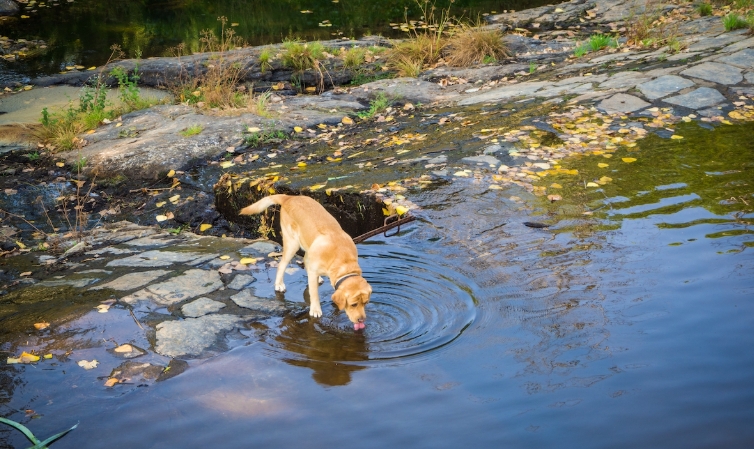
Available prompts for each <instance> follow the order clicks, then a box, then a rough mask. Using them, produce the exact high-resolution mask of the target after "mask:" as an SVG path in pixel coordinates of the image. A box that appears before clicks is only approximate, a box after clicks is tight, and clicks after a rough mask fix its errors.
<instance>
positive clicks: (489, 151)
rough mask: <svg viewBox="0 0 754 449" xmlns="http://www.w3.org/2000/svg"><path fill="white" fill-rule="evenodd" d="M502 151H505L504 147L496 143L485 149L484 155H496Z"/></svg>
mask: <svg viewBox="0 0 754 449" xmlns="http://www.w3.org/2000/svg"><path fill="white" fill-rule="evenodd" d="M502 149H503V147H502V146H501V145H500V144H497V143H495V144H492V145H490V146H488V147H486V148H485V149H484V151H483V153H484V154H495V153H497V152H498V151H500V150H502Z"/></svg>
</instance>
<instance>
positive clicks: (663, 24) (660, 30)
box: [626, 0, 684, 52]
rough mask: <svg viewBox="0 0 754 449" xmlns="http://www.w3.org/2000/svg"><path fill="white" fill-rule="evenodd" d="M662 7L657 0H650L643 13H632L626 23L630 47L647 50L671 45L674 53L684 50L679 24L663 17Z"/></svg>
mask: <svg viewBox="0 0 754 449" xmlns="http://www.w3.org/2000/svg"><path fill="white" fill-rule="evenodd" d="M661 6H662V4H661V3H659V2H658V1H657V0H648V1H647V3H646V5H645V7H644V11H643V12H641V13H636V12H634V13H632V15H631V16H630V17H629V18H628V20H627V21H626V22H627V25H628V26H627V28H628V31H627V33H626V38H627V40H628V45H635V46H641V47H647V48H659V47H662V46H664V45H669V47H670V50H671V51H672V52H677V51H680V50H681V49H683V47H684V45H683V43H682V42H681V40H680V33H679V32H678V25H679V24H678V22H676V21H673V20H668V19H667V17H665V16H664V15H663V13H662V7H661Z"/></svg>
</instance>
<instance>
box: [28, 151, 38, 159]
mask: <svg viewBox="0 0 754 449" xmlns="http://www.w3.org/2000/svg"><path fill="white" fill-rule="evenodd" d="M26 157H28V158H29V161H30V162H34V161H38V160H39V152H38V151H33V152H31V153H29V154H27V155H26Z"/></svg>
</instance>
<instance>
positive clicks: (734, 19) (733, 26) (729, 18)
mask: <svg viewBox="0 0 754 449" xmlns="http://www.w3.org/2000/svg"><path fill="white" fill-rule="evenodd" d="M723 26H724V27H725V31H734V30H741V29H744V28H749V27H750V24H749V21H748V20H746V17H744V16H741V15H739V14H738V13H735V12H731V13H729V14H727V15H726V16H724V17H723Z"/></svg>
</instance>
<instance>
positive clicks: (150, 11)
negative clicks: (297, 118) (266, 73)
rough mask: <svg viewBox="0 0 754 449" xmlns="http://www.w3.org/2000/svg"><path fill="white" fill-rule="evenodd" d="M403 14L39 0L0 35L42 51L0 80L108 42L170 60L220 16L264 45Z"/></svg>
mask: <svg viewBox="0 0 754 449" xmlns="http://www.w3.org/2000/svg"><path fill="white" fill-rule="evenodd" d="M548 3H553V2H550V1H546V0H507V1H505V2H497V1H490V0H466V1H460V0H459V1H456V2H454V7H453V10H452V12H453V14H455V15H457V16H458V17H467V18H472V19H476V18H477V17H480V16H481V14H485V13H491V12H492V11H497V12H502V11H503V10H505V9H515V10H521V9H526V8H532V7H535V6H541V5H544V4H548ZM448 4H449V2H448V1H438V2H436V6H437V8H438V9H443V8H447V6H448ZM406 8H407V9H406ZM32 11H33V12H32ZM301 11H311V12H307V13H302V12H301ZM406 12H407V13H408V17H409V19H410V20H419V18H420V17H421V11H420V9H419V7H418V6H417V3H416V2H414V1H413V0H388V1H380V2H374V1H363V0H361V1H359V0H343V1H337V2H333V1H330V0H309V1H306V2H271V1H249V0H243V1H239V0H214V1H209V0H201V1H186V0H168V1H159V2H155V1H148V2H144V1H123V2H102V1H98V0H75V1H73V2H60V3H58V2H56V1H54V0H53V1H48V2H46V4H45V2H38V4H37V6H36V7H32V8H28V9H27V10H25V11H24V12H23V14H25V15H28V16H29V18H28V19H13V20H6V21H5V22H0V25H1V28H0V35H3V36H7V37H10V38H11V39H14V40H16V39H21V38H22V39H26V40H35V39H41V40H43V41H45V42H46V43H47V48H46V49H43V50H32V51H27V53H28V56H27V57H24V58H21V59H20V60H19V61H17V62H13V63H8V62H7V61H5V60H2V59H0V82H7V81H11V80H17V79H23V78H24V77H33V76H38V75H42V74H50V73H57V72H59V71H62V70H65V67H66V66H75V65H81V66H84V67H90V66H99V65H102V64H104V63H105V62H106V61H107V59H108V57H109V56H110V54H111V50H110V47H111V46H112V45H113V44H117V45H119V46H120V47H121V48H122V49H123V51H124V53H125V54H126V56H127V57H136V55H137V54H139V53H141V55H142V56H143V57H151V56H172V55H173V54H172V53H171V51H170V49H171V48H173V47H176V46H177V45H179V44H184V46H185V49H186V50H187V51H189V52H196V51H199V50H200V47H201V44H200V36H201V32H202V31H203V30H213V31H215V32H216V33H218V34H219V32H220V24H219V22H218V21H217V18H218V17H220V16H224V17H226V18H227V20H228V24H227V26H232V29H233V30H235V32H236V34H237V35H238V36H240V37H241V38H243V39H244V40H245V41H247V42H248V43H249V44H250V45H268V44H276V43H280V42H282V41H283V39H287V38H291V39H294V38H298V39H302V40H307V41H311V40H330V39H336V38H342V37H347V38H359V37H362V36H366V35H373V34H380V35H382V36H385V37H402V36H403V34H402V32H401V31H399V30H395V29H393V27H392V26H391V25H390V24H391V23H399V22H402V21H403V20H404V17H405V13H406ZM328 24H329V26H328ZM184 54H185V51H184Z"/></svg>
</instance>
